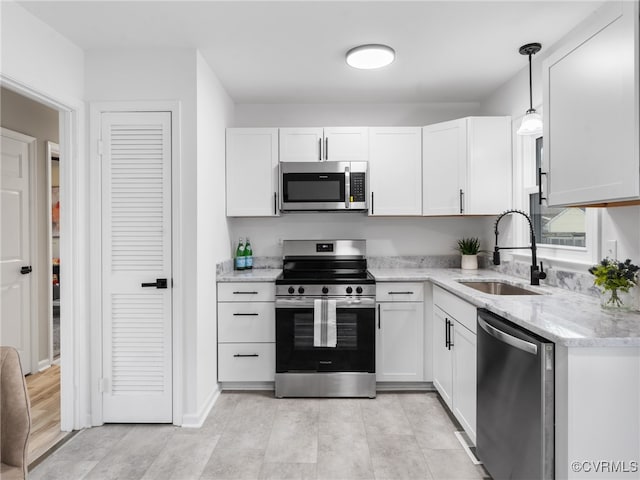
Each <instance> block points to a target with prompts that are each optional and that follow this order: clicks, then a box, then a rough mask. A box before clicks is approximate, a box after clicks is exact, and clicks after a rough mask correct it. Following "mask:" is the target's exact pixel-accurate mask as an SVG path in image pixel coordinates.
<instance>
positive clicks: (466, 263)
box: [461, 255, 478, 270]
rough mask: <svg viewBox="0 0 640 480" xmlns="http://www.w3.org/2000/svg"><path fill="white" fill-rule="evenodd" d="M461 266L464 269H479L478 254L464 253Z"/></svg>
mask: <svg viewBox="0 0 640 480" xmlns="http://www.w3.org/2000/svg"><path fill="white" fill-rule="evenodd" d="M461 268H462V269H463V270H477V269H478V255H462V262H461Z"/></svg>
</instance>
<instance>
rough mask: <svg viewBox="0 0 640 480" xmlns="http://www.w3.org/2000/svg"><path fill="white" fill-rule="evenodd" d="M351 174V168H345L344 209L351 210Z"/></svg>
mask: <svg viewBox="0 0 640 480" xmlns="http://www.w3.org/2000/svg"><path fill="white" fill-rule="evenodd" d="M350 196H351V173H350V172H349V167H344V207H345V208H346V209H349V208H351V198H350Z"/></svg>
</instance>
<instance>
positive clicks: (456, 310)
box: [433, 285, 478, 334]
mask: <svg viewBox="0 0 640 480" xmlns="http://www.w3.org/2000/svg"><path fill="white" fill-rule="evenodd" d="M433 304H434V305H437V306H438V307H440V308H441V309H442V310H443V311H444V312H446V313H447V314H449V315H451V316H452V317H453V318H454V319H456V320H457V321H458V322H459V323H461V324H462V325H464V326H465V327H467V328H468V329H469V330H471V331H472V332H473V333H474V334H475V333H476V323H477V320H476V317H477V315H478V310H477V308H476V307H475V305H471V304H470V303H468V302H466V301H465V300H462V299H461V298H458V297H456V296H455V295H454V294H453V293H449V292H447V291H446V290H444V289H443V288H440V287H439V286H437V285H434V286H433Z"/></svg>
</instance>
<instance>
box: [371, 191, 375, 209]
mask: <svg viewBox="0 0 640 480" xmlns="http://www.w3.org/2000/svg"><path fill="white" fill-rule="evenodd" d="M371 215H375V211H374V210H373V192H371Z"/></svg>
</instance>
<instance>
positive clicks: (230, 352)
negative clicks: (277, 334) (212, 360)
mask: <svg viewBox="0 0 640 480" xmlns="http://www.w3.org/2000/svg"><path fill="white" fill-rule="evenodd" d="M275 370H276V348H275V343H219V344H218V381H220V382H273V381H274V375H275Z"/></svg>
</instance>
